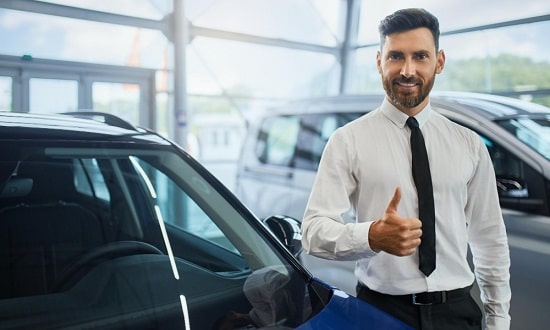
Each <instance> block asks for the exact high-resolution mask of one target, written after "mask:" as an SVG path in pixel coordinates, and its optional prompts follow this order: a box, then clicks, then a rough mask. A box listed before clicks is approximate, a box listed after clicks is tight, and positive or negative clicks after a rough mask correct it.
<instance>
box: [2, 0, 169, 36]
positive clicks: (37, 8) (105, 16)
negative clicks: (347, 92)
mask: <svg viewBox="0 0 550 330" xmlns="http://www.w3.org/2000/svg"><path fill="white" fill-rule="evenodd" d="M0 8H5V9H12V10H19V11H26V12H32V13H36V14H44V15H50V16H60V17H68V18H74V19H80V20H85V21H94V22H102V23H109V24H116V25H126V26H135V27H140V28H145V29H153V30H160V31H162V32H163V33H164V32H167V31H168V30H169V22H167V20H153V19H147V18H139V17H132V16H126V15H118V14H111V13H107V12H102V11H97V10H90V9H83V8H77V7H71V6H65V5H58V4H53V3H48V2H42V1H35V0H2V1H0Z"/></svg>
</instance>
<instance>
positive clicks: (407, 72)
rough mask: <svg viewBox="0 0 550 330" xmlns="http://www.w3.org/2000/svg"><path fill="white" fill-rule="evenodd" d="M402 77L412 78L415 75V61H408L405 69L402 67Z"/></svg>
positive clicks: (405, 63)
mask: <svg viewBox="0 0 550 330" xmlns="http://www.w3.org/2000/svg"><path fill="white" fill-rule="evenodd" d="M400 73H401V75H402V76H403V77H405V78H410V77H412V76H414V75H415V73H416V68H415V65H414V61H412V60H411V59H406V60H405V62H404V63H403V67H401V72H400Z"/></svg>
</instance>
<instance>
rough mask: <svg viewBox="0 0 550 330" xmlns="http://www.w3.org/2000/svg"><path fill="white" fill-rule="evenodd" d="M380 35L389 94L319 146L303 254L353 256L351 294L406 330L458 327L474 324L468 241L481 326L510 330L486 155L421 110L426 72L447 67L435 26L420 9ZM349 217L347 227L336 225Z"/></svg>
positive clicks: (463, 133) (429, 81)
mask: <svg viewBox="0 0 550 330" xmlns="http://www.w3.org/2000/svg"><path fill="white" fill-rule="evenodd" d="M379 31H380V50H379V51H378V53H377V57H376V60H377V67H378V71H379V73H380V76H381V78H382V84H383V86H384V90H385V91H386V98H385V100H384V101H383V103H382V104H381V106H380V107H379V108H378V109H376V110H375V111H372V112H370V113H369V114H367V115H365V116H363V117H361V118H359V119H357V120H355V121H353V122H351V123H349V124H347V125H345V126H344V127H341V128H339V129H338V130H337V131H336V132H335V133H334V134H333V135H332V136H331V138H330V140H329V142H328V143H327V146H326V148H325V151H324V153H323V157H322V159H321V163H320V166H319V170H318V173H317V177H316V180H315V183H314V186H313V187H312V191H311V196H310V199H309V202H308V206H307V209H306V212H305V215H304V219H303V223H302V231H303V239H302V243H303V245H304V248H305V250H306V251H307V252H308V253H310V254H312V255H315V256H318V257H323V258H327V259H334V260H356V261H357V262H356V268H355V275H356V276H357V278H358V286H357V296H358V297H359V298H360V299H363V300H365V301H367V302H368V303H370V304H372V305H374V306H377V307H379V308H381V309H383V310H385V311H387V312H388V313H390V314H392V315H394V316H395V317H397V318H399V319H401V320H402V321H404V322H406V323H408V324H410V325H411V326H413V327H415V328H417V329H444V330H448V329H461V330H464V329H480V328H481V327H482V325H481V322H482V321H481V320H482V314H481V311H480V310H479V308H478V306H477V304H476V303H475V301H474V300H473V299H472V297H471V296H470V288H471V286H472V284H473V281H474V273H472V271H471V270H470V267H469V264H468V260H467V249H468V244H469V245H470V247H471V251H472V254H473V261H474V265H475V276H476V277H477V281H478V284H479V286H480V289H481V300H482V302H483V305H484V311H485V318H486V327H487V328H488V329H508V328H509V327H510V317H509V306H510V298H511V291H510V285H509V277H510V275H509V266H510V257H509V249H508V242H507V237H506V231H505V227H504V222H503V219H502V214H501V210H500V207H499V200H498V195H497V190H496V182H495V175H494V170H493V167H492V163H491V159H490V157H489V154H488V151H487V148H486V147H485V145H484V144H483V142H482V141H481V139H480V138H479V136H477V134H476V133H474V132H473V131H471V130H469V129H466V128H464V127H462V126H459V125H457V124H455V123H453V122H451V121H449V120H447V119H446V118H445V117H443V116H441V115H440V114H438V113H436V112H435V111H433V110H432V108H431V106H430V99H429V93H430V91H431V89H432V86H433V84H434V80H435V75H436V74H439V73H441V71H442V70H443V67H444V64H445V54H444V52H443V50H440V49H439V23H438V20H437V18H435V17H434V16H433V15H432V14H430V13H429V12H427V11H425V10H423V9H405V10H399V11H397V12H395V13H394V14H392V15H389V16H388V17H386V18H385V19H384V20H383V21H382V22H381V23H380V26H379ZM409 117H414V119H415V120H412V119H409ZM410 121H413V122H416V123H417V124H414V123H409V122H410ZM409 125H411V126H410V127H411V128H409ZM418 126H419V127H420V132H421V135H422V136H423V139H424V141H425V147H424V145H423V144H422V147H421V149H422V148H425V150H427V156H428V157H427V158H428V162H429V166H428V165H426V166H425V167H429V173H428V181H427V182H428V184H427V185H426V184H424V186H427V187H428V188H429V193H425V192H424V191H423V188H422V189H421V185H420V184H419V183H418V182H417V176H416V173H415V175H413V169H412V165H411V163H414V162H417V163H418V162H419V161H411V160H412V158H413V157H418V156H413V152H412V151H411V147H412V144H414V145H415V146H416V140H414V141H415V142H414V143H413V141H412V140H411V138H412V136H411V134H412V131H413V130H416V131H417V132H418V130H417V127H418ZM415 134H417V133H415ZM415 139H416V138H415ZM415 148H416V147H415ZM419 150H420V149H419ZM414 171H416V169H415V170H414ZM430 177H431V182H430V181H429V180H430ZM417 186H418V188H417ZM424 186H423V187H424ZM432 191H433V192H432ZM432 196H433V198H432ZM419 200H421V203H420V204H422V207H420V204H419ZM424 205H427V206H428V207H427V208H424ZM421 209H422V210H421ZM426 209H428V210H431V211H425V210H426ZM349 210H354V211H355V214H356V222H355V223H345V222H344V221H343V219H342V215H343V214H344V213H346V212H348V211H349ZM419 212H420V213H422V212H424V213H422V214H423V215H422V216H419ZM425 212H427V213H425ZM430 212H431V214H432V215H431V216H430V215H429V213H430ZM424 214H428V215H424ZM429 218H432V219H433V218H435V221H434V222H435V225H433V224H430V222H429ZM434 226H435V229H433V227H434ZM434 235H435V238H434ZM430 241H432V243H433V242H435V244H432V245H431V247H430V244H429V243H430ZM423 243H424V244H423ZM424 247H427V250H430V249H431V251H432V252H433V250H434V247H435V255H432V256H430V255H429V253H428V255H427V256H424V254H423V253H424V252H422V255H423V256H422V257H420V256H419V254H420V252H419V251H420V250H423V249H424ZM434 259H435V261H434ZM420 261H422V263H424V264H428V266H429V267H427V268H428V269H427V270H426V269H424V268H423V269H422V270H421V269H420V268H419V264H420V263H421V262H420ZM434 267H435V268H434Z"/></svg>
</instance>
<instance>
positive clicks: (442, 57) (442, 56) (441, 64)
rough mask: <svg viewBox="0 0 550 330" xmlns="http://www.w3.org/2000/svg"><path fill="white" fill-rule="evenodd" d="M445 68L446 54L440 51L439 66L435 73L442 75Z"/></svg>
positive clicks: (438, 56)
mask: <svg viewBox="0 0 550 330" xmlns="http://www.w3.org/2000/svg"><path fill="white" fill-rule="evenodd" d="M444 67H445V52H444V51H443V50H440V51H439V52H438V53H437V64H436V67H435V73H441V72H442V71H443V68H444Z"/></svg>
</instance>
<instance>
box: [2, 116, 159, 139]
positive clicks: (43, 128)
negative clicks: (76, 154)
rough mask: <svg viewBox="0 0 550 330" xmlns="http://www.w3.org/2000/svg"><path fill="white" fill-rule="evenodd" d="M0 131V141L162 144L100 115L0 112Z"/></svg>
mask: <svg viewBox="0 0 550 330" xmlns="http://www.w3.org/2000/svg"><path fill="white" fill-rule="evenodd" d="M0 128H1V129H0V138H3V139H41V140H82V141H85V140H90V141H96V140H117V141H123V140H128V141H132V142H137V141H138V140H139V141H144V140H149V141H150V142H152V141H155V142H160V141H163V140H162V139H160V138H159V137H158V136H157V135H156V134H154V133H151V132H149V131H146V130H144V129H142V128H138V127H134V126H132V125H131V124H129V123H127V122H125V121H123V120H122V119H120V118H118V117H116V116H113V115H110V114H104V113H100V112H95V113H93V114H92V113H91V112H80V113H67V114H37V113H19V112H5V111H2V112H0ZM164 143H165V141H164Z"/></svg>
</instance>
